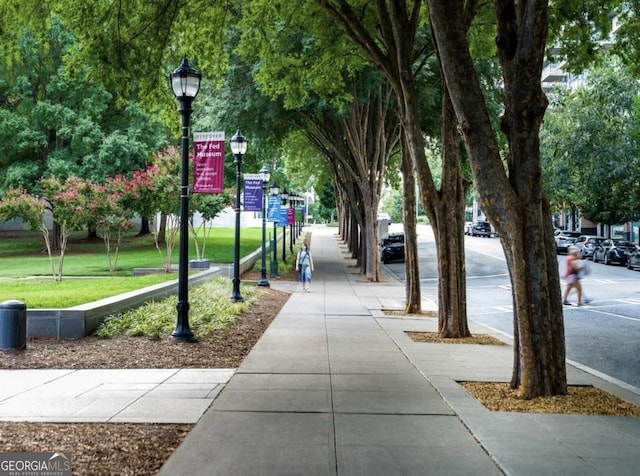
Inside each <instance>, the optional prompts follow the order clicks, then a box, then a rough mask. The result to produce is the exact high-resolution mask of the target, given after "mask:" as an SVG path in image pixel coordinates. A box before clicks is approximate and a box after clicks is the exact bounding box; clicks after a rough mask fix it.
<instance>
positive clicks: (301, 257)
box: [296, 241, 313, 292]
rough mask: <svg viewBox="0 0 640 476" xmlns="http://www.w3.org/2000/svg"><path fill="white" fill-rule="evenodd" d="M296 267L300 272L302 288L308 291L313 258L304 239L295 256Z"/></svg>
mask: <svg viewBox="0 0 640 476" xmlns="http://www.w3.org/2000/svg"><path fill="white" fill-rule="evenodd" d="M296 269H297V270H298V273H300V282H301V283H302V290H303V291H306V292H309V286H310V285H311V272H312V271H313V258H312V257H311V250H310V249H309V247H308V246H307V242H306V241H303V242H302V244H301V245H300V250H299V251H298V255H297V256H296Z"/></svg>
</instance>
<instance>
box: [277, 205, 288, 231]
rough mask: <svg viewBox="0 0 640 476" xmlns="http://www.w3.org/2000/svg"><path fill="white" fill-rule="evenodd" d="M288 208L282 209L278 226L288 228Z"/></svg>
mask: <svg viewBox="0 0 640 476" xmlns="http://www.w3.org/2000/svg"><path fill="white" fill-rule="evenodd" d="M288 210H289V208H288V207H280V216H279V217H278V226H287V225H288V224H289V219H288V218H287V213H288V212H287V211H288Z"/></svg>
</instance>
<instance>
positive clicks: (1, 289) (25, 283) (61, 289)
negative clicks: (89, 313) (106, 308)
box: [0, 274, 177, 309]
mask: <svg viewBox="0 0 640 476" xmlns="http://www.w3.org/2000/svg"><path fill="white" fill-rule="evenodd" d="M172 279H177V278H176V275H167V274H153V275H147V276H136V277H114V278H67V279H63V280H62V281H58V282H56V281H53V279H42V278H35V279H28V280H27V279H21V280H0V302H3V301H7V300H9V299H17V300H18V301H22V302H24V303H25V304H26V305H27V307H28V308H30V309H41V308H53V309H55V308H65V307H73V306H77V305H79V304H84V303H87V302H91V301H97V300H98V299H102V298H105V297H109V296H115V295H116V294H121V293H125V292H127V291H132V290H134V289H140V288H143V287H146V286H151V285H152V284H158V283H162V282H164V281H169V280H172Z"/></svg>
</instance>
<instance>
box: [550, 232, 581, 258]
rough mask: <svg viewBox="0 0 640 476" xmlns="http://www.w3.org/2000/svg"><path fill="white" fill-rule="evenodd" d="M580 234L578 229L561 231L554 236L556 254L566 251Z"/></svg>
mask: <svg viewBox="0 0 640 476" xmlns="http://www.w3.org/2000/svg"><path fill="white" fill-rule="evenodd" d="M580 235H582V233H580V232H579V231H562V232H560V233H558V234H557V235H556V237H555V240H556V252H557V253H558V254H561V253H567V252H568V251H569V247H570V246H573V244H574V243H575V242H576V240H577V239H578V237H579V236H580Z"/></svg>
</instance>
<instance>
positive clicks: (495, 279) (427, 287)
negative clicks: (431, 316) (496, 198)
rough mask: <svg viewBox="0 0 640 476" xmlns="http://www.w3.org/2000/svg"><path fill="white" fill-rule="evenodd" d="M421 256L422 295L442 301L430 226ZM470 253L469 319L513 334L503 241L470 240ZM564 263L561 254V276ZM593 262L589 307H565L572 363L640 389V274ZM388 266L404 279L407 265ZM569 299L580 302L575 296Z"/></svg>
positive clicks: (586, 282)
mask: <svg viewBox="0 0 640 476" xmlns="http://www.w3.org/2000/svg"><path fill="white" fill-rule="evenodd" d="M390 231H395V230H393V229H392V230H390ZM418 254H419V258H420V281H421V289H422V292H423V294H425V296H427V297H430V298H431V299H433V300H434V301H437V280H438V272H437V263H436V250H435V242H434V240H433V233H432V232H431V229H430V227H428V226H421V227H420V228H419V231H418ZM465 254H466V263H465V264H466V270H467V303H468V309H467V312H468V318H469V319H470V320H474V321H477V322H480V323H482V324H485V325H487V326H490V327H492V328H494V329H497V330H499V331H501V332H504V333H505V334H507V335H509V336H511V335H513V308H512V305H511V284H510V281H509V275H508V272H507V267H506V262H505V259H504V252H503V251H502V246H501V245H500V240H499V239H497V238H481V237H471V236H466V237H465ZM565 259H566V257H565V256H564V255H560V256H558V267H559V270H560V272H562V271H563V270H564V261H565ZM589 264H590V268H591V273H590V274H589V276H586V277H584V278H583V287H584V290H585V294H586V296H587V297H588V298H589V299H590V302H589V304H588V305H586V306H583V307H577V306H567V307H565V308H564V310H565V312H564V318H565V338H566V345H567V359H568V360H569V361H570V362H571V363H572V364H575V365H577V366H579V367H583V368H585V369H586V370H588V371H590V372H592V373H594V374H596V375H599V376H606V377H607V378H608V379H609V380H614V381H616V382H617V383H620V384H622V385H623V386H625V384H626V386H632V387H636V388H637V389H640V272H638V271H629V270H627V269H626V268H625V267H623V266H618V265H609V266H606V265H603V264H601V263H591V262H589ZM386 266H387V267H388V269H389V270H391V271H392V272H394V273H395V274H396V275H397V276H398V277H399V278H400V279H404V263H391V264H388V265H386ZM563 286H564V282H563ZM569 300H570V301H572V302H573V303H574V304H575V302H576V295H575V292H574V293H573V294H572V295H571V296H570V298H569Z"/></svg>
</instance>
